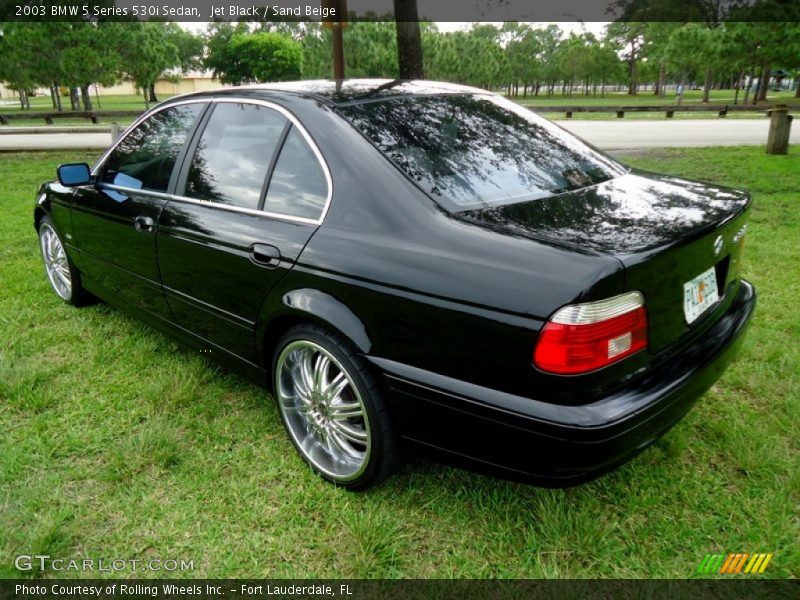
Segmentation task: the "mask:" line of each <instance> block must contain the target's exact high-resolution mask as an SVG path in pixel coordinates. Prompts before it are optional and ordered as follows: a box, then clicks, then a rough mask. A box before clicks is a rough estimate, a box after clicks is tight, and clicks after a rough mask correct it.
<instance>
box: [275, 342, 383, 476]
mask: <svg viewBox="0 0 800 600" xmlns="http://www.w3.org/2000/svg"><path fill="white" fill-rule="evenodd" d="M275 373H276V376H275V379H276V382H275V383H276V385H275V388H276V394H277V397H278V405H279V407H280V410H281V414H282V415H283V419H284V422H285V423H286V427H287V429H288V430H289V433H290V434H291V436H292V437H293V438H294V441H295V443H296V444H297V446H298V448H299V449H300V451H301V452H302V453H303V455H304V456H305V457H306V459H307V460H308V461H309V462H311V464H312V465H313V466H314V467H316V468H317V469H318V470H319V471H321V472H322V473H324V474H326V475H327V476H329V477H330V478H331V479H333V480H335V481H341V482H346V481H351V480H353V479H355V478H357V477H358V476H359V475H361V474H362V473H363V472H364V469H365V468H366V466H367V462H368V461H369V456H370V450H371V439H370V426H369V418H368V416H367V412H366V410H365V409H364V403H363V402H362V400H361V396H360V394H359V392H358V389H357V388H356V386H355V384H354V383H353V380H352V379H351V377H350V375H349V374H348V373H347V371H346V370H345V369H344V367H342V365H341V363H340V362H339V361H338V360H336V358H335V357H334V356H333V355H332V354H331V353H330V352H328V351H327V350H325V349H324V348H323V347H321V346H319V345H318V344H315V343H313V342H310V341H306V340H297V341H294V342H291V343H290V344H288V345H287V346H286V347H285V348H284V349H283V351H282V352H281V354H280V356H279V357H278V361H277V363H276V369H275Z"/></svg>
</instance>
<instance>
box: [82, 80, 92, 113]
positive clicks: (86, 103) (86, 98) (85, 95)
mask: <svg viewBox="0 0 800 600" xmlns="http://www.w3.org/2000/svg"><path fill="white" fill-rule="evenodd" d="M81 98H82V99H83V110H85V111H90V110H92V95H91V94H90V93H89V84H88V83H87V84H86V85H84V86H81Z"/></svg>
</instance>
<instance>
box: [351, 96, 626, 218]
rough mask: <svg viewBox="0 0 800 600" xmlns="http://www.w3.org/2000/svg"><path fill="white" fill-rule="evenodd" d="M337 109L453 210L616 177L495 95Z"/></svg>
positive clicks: (616, 170) (599, 158)
mask: <svg viewBox="0 0 800 600" xmlns="http://www.w3.org/2000/svg"><path fill="white" fill-rule="evenodd" d="M340 111H341V113H342V114H343V115H344V116H345V118H347V119H348V120H349V121H350V122H351V123H352V124H353V125H354V126H355V127H356V128H357V129H358V130H359V131H361V133H362V134H364V135H365V136H366V137H367V138H368V139H369V140H370V141H372V143H373V144H375V145H376V146H377V147H378V148H379V149H380V150H381V151H382V152H383V153H384V154H385V155H386V156H387V157H389V159H390V160H392V161H393V162H394V163H395V164H396V165H397V166H398V167H399V168H400V169H401V170H402V171H404V172H405V173H406V175H408V176H409V177H410V178H411V179H412V180H413V181H415V182H416V183H417V185H419V186H420V187H421V188H422V189H423V190H425V191H426V192H428V194H430V195H431V196H432V197H433V198H434V199H435V200H437V201H438V202H439V203H440V204H441V205H442V206H443V207H444V208H445V209H447V210H450V211H454V212H455V211H462V210H473V209H476V208H489V207H494V206H502V205H506V204H514V203H517V202H526V201H530V200H536V199H539V198H544V197H548V196H552V195H553V194H558V193H561V192H566V191H569V190H575V189H579V188H582V187H586V186H589V185H593V184H595V183H599V182H601V181H606V180H608V179H610V178H612V177H616V176H617V175H620V174H622V173H623V172H624V168H623V167H622V166H621V165H619V164H618V163H615V162H614V161H612V160H611V159H609V158H608V157H606V156H604V155H602V154H600V153H598V152H595V151H594V150H592V149H591V148H589V147H588V146H586V145H585V144H584V143H582V142H580V141H579V140H578V139H576V138H574V137H573V136H572V135H570V134H568V133H566V132H564V131H563V130H561V129H560V128H558V127H556V126H555V125H553V124H552V123H550V122H549V121H547V120H545V119H543V118H541V117H538V116H536V115H535V114H533V113H532V112H531V111H529V110H527V109H524V108H522V107H520V106H518V105H516V104H514V103H513V102H510V101H508V100H506V99H504V98H501V97H499V96H493V95H451V96H416V97H412V98H396V99H389V100H381V101H376V102H364V103H360V104H353V105H349V106H344V107H341V108H340Z"/></svg>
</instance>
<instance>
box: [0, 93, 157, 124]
mask: <svg viewBox="0 0 800 600" xmlns="http://www.w3.org/2000/svg"><path fill="white" fill-rule="evenodd" d="M171 96H172V94H161V95H159V97H158V99H159V100H160V101H163V100H166V99H167V98H170V97H171ZM4 100H8V98H5V99H4ZM30 100H31V110H32V111H35V112H53V101H52V100H51V99H50V95H49V94H48V95H46V96H33V97H32V98H31V99H30ZM61 103H62V107H63V109H64V110H65V111H69V110H70V103H69V96H62V98H61ZM152 104H153V103H152V102H151V103H150V105H151V106H152ZM92 107H93V109H94V110H100V111H102V110H144V98H143V97H142V96H141V95H136V94H119V95H108V96H104V95H100V103H99V104H98V102H97V97H96V96H95V95H94V94H92ZM81 110H83V109H81ZM2 112H11V113H17V112H21V110H20V107H19V101H16V102H15V103H14V104H3V105H0V113H2ZM15 122H16V121H15Z"/></svg>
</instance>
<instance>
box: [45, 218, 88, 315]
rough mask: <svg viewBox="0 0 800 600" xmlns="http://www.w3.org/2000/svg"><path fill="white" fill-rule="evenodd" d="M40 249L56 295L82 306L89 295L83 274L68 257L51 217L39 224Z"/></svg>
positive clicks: (65, 300)
mask: <svg viewBox="0 0 800 600" xmlns="http://www.w3.org/2000/svg"><path fill="white" fill-rule="evenodd" d="M39 249H40V250H41V252H42V261H43V262H44V270H45V274H46V275H47V280H48V281H49V282H50V286H51V287H52V288H53V291H54V292H55V293H56V295H57V296H58V297H59V298H61V299H62V300H63V301H64V302H66V303H67V304H71V305H73V306H80V305H81V304H83V303H84V301H85V300H86V297H87V294H86V292H85V291H84V289H83V286H82V285H81V274H80V273H79V272H78V270H77V269H76V268H75V265H73V264H72V261H71V260H70V259H69V256H67V251H66V249H65V248H64V243H63V242H62V241H61V236H60V235H59V234H58V232H57V231H56V228H55V225H54V224H53V220H52V219H51V218H50V217H49V216H44V217H42V220H41V221H40V222H39Z"/></svg>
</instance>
